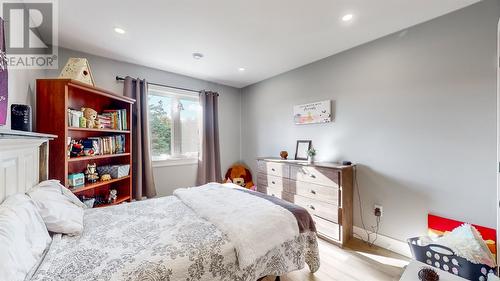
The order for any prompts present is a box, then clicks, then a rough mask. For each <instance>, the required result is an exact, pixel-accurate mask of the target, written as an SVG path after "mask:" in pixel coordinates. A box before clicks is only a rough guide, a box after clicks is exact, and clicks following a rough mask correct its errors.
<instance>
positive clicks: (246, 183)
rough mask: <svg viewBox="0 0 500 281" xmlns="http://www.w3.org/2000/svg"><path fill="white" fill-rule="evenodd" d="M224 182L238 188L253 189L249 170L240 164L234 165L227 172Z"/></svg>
mask: <svg viewBox="0 0 500 281" xmlns="http://www.w3.org/2000/svg"><path fill="white" fill-rule="evenodd" d="M225 178H226V182H232V183H234V184H237V185H239V186H242V187H245V188H248V189H254V184H253V182H252V174H251V173H250V170H249V169H248V168H247V167H245V166H244V165H242V164H235V165H233V166H231V168H229V170H227V173H226V176H225Z"/></svg>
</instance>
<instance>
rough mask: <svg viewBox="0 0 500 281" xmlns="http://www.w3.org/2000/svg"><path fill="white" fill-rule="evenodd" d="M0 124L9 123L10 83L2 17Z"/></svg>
mask: <svg viewBox="0 0 500 281" xmlns="http://www.w3.org/2000/svg"><path fill="white" fill-rule="evenodd" d="M0 38H1V40H0V126H1V125H5V124H6V123H7V104H8V102H9V101H8V96H9V85H8V75H7V53H6V52H5V33H4V20H3V19H2V18H0Z"/></svg>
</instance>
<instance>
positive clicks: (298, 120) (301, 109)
mask: <svg viewBox="0 0 500 281" xmlns="http://www.w3.org/2000/svg"><path fill="white" fill-rule="evenodd" d="M293 119H294V122H295V124H297V125H302V124H314V123H328V122H331V121H332V105H331V101H330V100H326V101H318V102H312V103H306V104H301V105H296V106H294V107H293Z"/></svg>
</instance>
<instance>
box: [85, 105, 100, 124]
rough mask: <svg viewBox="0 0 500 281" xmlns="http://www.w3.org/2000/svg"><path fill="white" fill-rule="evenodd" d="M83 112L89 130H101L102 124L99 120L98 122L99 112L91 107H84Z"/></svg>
mask: <svg viewBox="0 0 500 281" xmlns="http://www.w3.org/2000/svg"><path fill="white" fill-rule="evenodd" d="M82 112H83V117H84V118H85V120H86V122H87V124H86V125H87V126H86V127H87V128H89V129H101V128H102V126H101V123H100V122H99V120H97V111H95V110H93V109H92V108H89V107H83V108H82Z"/></svg>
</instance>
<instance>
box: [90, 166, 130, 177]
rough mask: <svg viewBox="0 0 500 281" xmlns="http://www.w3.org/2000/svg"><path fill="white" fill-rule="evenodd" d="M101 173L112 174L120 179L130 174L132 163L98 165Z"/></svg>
mask: <svg viewBox="0 0 500 281" xmlns="http://www.w3.org/2000/svg"><path fill="white" fill-rule="evenodd" d="M97 172H98V173H99V175H101V176H102V175H104V174H110V175H111V178H113V179H118V178H121V177H126V176H128V174H129V172H130V165H128V164H126V165H107V166H99V167H97Z"/></svg>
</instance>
